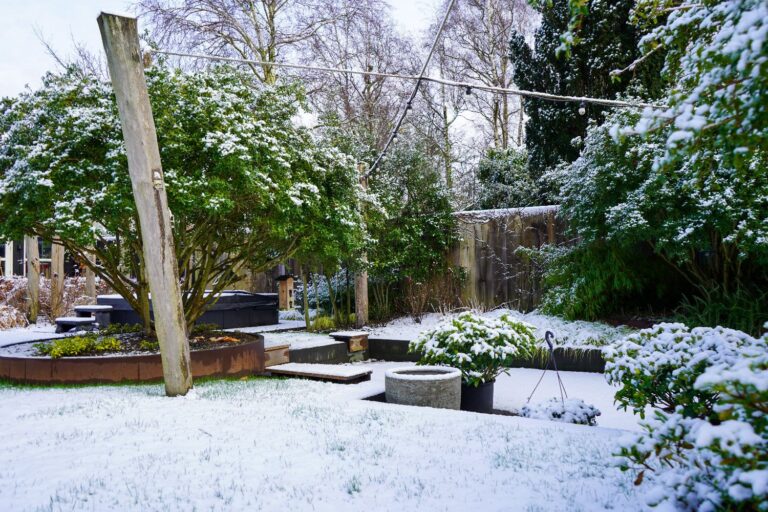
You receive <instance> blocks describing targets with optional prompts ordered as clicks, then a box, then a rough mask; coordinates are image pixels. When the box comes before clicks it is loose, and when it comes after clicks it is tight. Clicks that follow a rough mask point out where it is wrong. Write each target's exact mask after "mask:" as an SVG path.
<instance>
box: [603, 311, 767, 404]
mask: <svg viewBox="0 0 768 512" xmlns="http://www.w3.org/2000/svg"><path fill="white" fill-rule="evenodd" d="M757 343H758V340H756V339H755V338H753V337H752V336H750V335H748V334H746V333H743V332H741V331H736V330H734V329H727V328H724V327H715V328H710V327H696V328H693V329H689V328H688V327H687V326H686V325H684V324H677V323H674V324H672V323H670V324H666V323H662V324H659V325H655V326H653V327H651V328H650V329H643V330H641V331H638V332H636V333H634V334H631V335H629V336H627V337H626V338H624V339H623V340H621V341H619V342H618V343H616V344H615V345H613V346H609V347H606V348H605V349H604V354H605V359H606V365H605V375H606V378H607V379H608V382H609V383H611V384H619V385H621V389H620V390H619V391H618V392H617V393H616V396H615V398H616V402H617V403H618V404H619V405H620V406H621V407H622V408H624V409H625V410H626V409H627V408H629V407H631V408H632V409H633V410H634V411H635V413H638V414H640V416H641V417H643V418H644V417H645V408H646V407H647V406H651V407H656V408H659V409H661V410H663V411H665V412H668V413H672V412H675V411H677V410H678V409H680V410H681V411H682V414H683V415H684V416H686V417H695V418H706V417H709V416H712V414H713V409H712V408H713V405H714V404H715V402H716V401H717V395H718V391H717V390H715V389H712V390H706V389H696V388H695V387H694V383H695V382H696V379H698V378H699V377H700V376H701V375H702V374H703V373H704V372H705V371H706V370H707V368H709V367H712V366H717V365H730V364H734V363H735V362H736V361H738V360H739V358H740V357H741V355H742V350H743V349H744V348H745V347H749V346H754V345H755V344H757Z"/></svg>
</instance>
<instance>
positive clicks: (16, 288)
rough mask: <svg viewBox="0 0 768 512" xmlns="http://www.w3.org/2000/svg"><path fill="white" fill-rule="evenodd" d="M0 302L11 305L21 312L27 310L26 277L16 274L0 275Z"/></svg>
mask: <svg viewBox="0 0 768 512" xmlns="http://www.w3.org/2000/svg"><path fill="white" fill-rule="evenodd" d="M0 304H3V305H5V306H11V307H13V308H15V309H18V310H19V311H21V312H24V313H25V312H26V311H27V306H28V304H27V278H26V277H18V276H7V277H0Z"/></svg>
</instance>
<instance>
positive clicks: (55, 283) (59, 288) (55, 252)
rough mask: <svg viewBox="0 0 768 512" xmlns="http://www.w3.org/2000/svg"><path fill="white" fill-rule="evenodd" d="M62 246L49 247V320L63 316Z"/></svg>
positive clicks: (54, 243) (54, 244)
mask: <svg viewBox="0 0 768 512" xmlns="http://www.w3.org/2000/svg"><path fill="white" fill-rule="evenodd" d="M64 313H65V311H64V246H63V245H61V244H59V243H56V242H55V241H54V242H53V244H52V245H51V316H52V317H53V318H51V320H54V319H56V318H58V317H60V316H64Z"/></svg>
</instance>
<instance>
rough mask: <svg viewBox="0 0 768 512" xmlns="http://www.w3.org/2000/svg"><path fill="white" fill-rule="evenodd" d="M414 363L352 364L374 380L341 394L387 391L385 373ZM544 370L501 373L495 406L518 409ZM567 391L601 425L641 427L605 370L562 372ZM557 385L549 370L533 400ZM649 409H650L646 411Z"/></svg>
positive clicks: (550, 392)
mask: <svg viewBox="0 0 768 512" xmlns="http://www.w3.org/2000/svg"><path fill="white" fill-rule="evenodd" d="M413 365H414V363H394V362H369V361H363V362H360V363H352V364H351V365H341V366H342V367H344V366H351V367H355V368H357V367H365V368H367V369H369V370H372V371H373V373H372V374H371V380H370V381H368V382H362V383H360V384H357V385H354V386H349V389H347V390H343V391H341V392H340V393H341V394H342V395H343V396H346V397H348V398H364V397H367V396H372V395H375V394H377V393H383V392H384V374H385V373H386V371H387V370H389V369H391V368H401V367H405V366H413ZM543 373H544V372H543V370H533V369H530V368H510V369H509V373H508V374H502V375H500V376H499V377H498V378H497V379H496V384H495V385H494V393H493V406H494V408H496V409H501V410H504V411H511V412H515V413H516V412H518V411H519V410H520V409H521V408H522V407H523V406H524V405H525V404H526V401H527V399H528V397H529V396H530V395H531V392H532V391H533V388H534V386H536V382H537V381H538V380H539V378H540V377H541V376H542V374H543ZM560 378H561V379H562V380H563V384H564V385H565V390H566V392H567V393H568V396H569V397H570V398H581V399H582V400H584V401H585V402H586V403H588V404H590V405H594V406H595V407H597V408H598V409H600V412H601V413H602V414H601V415H600V416H598V418H597V424H598V425H599V426H601V427H608V428H616V429H623V430H640V427H639V425H638V420H639V419H640V418H639V417H638V416H635V415H633V414H632V412H631V411H620V410H617V409H616V407H615V406H614V404H613V395H614V394H615V393H616V391H617V389H618V388H615V387H613V386H611V385H610V384H608V382H607V381H606V380H605V376H604V375H603V374H602V373H586V372H560ZM559 396H560V393H559V391H558V387H557V375H556V374H555V372H554V371H552V370H549V371H547V372H546V374H544V377H543V378H542V380H541V384H539V387H538V389H537V390H536V393H535V394H534V395H533V397H532V398H531V403H537V402H544V401H545V400H547V399H549V398H552V397H559ZM649 412H650V409H649V410H648V412H646V414H648V413H649Z"/></svg>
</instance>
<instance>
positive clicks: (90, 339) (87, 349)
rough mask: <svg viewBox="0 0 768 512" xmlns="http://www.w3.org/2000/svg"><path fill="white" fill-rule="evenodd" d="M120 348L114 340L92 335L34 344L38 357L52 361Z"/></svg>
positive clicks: (119, 344)
mask: <svg viewBox="0 0 768 512" xmlns="http://www.w3.org/2000/svg"><path fill="white" fill-rule="evenodd" d="M122 348H123V344H122V343H121V342H120V340H118V339H116V338H113V337H104V338H99V337H97V336H94V335H90V336H89V335H86V336H72V337H69V338H61V339H58V340H54V341H51V342H47V343H36V344H35V349H36V350H37V353H38V354H39V355H45V356H49V357H51V358H53V359H58V358H60V357H72V356H80V355H87V354H94V353H101V352H118V351H120V350H122Z"/></svg>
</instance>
